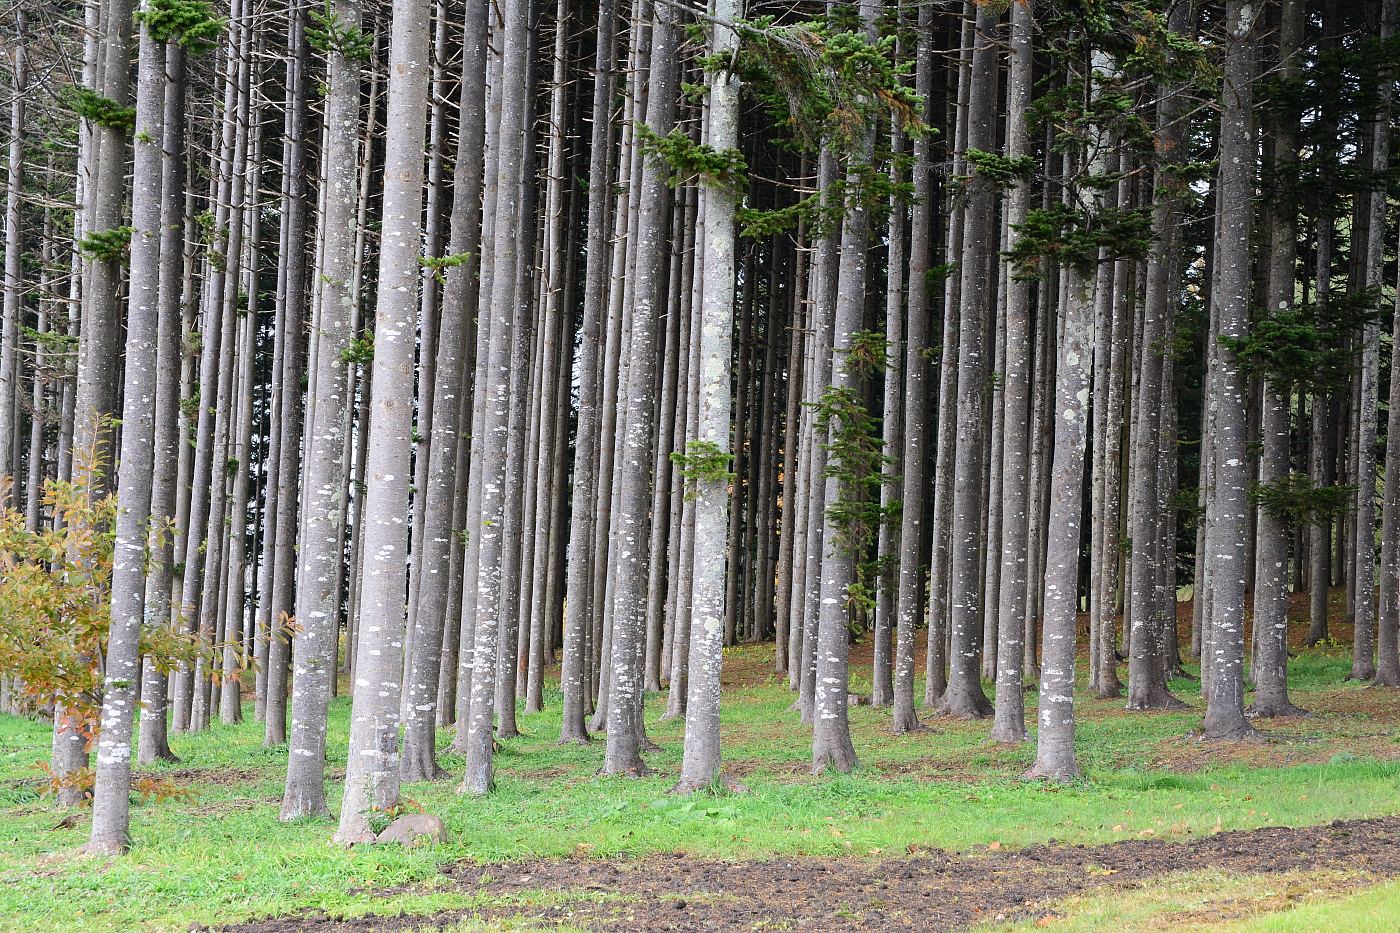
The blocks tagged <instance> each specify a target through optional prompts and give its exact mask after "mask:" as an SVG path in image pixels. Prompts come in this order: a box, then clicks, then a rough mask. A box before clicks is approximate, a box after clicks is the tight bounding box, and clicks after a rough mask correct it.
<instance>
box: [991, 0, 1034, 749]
mask: <svg viewBox="0 0 1400 933" xmlns="http://www.w3.org/2000/svg"><path fill="white" fill-rule="evenodd" d="M1033 43H1034V24H1033V23H1032V20H1031V7H1030V6H1029V5H1028V4H1020V3H1018V4H1014V5H1013V6H1012V8H1011V64H1010V73H1009V75H1008V78H1007V91H1006V93H1007V117H1006V155H1007V158H1009V159H1023V158H1025V157H1026V156H1027V155H1028V154H1029V150H1030V132H1029V131H1030V127H1029V126H1028V125H1027V109H1028V107H1029V105H1030V96H1031V70H1032V58H1033V55H1034V46H1033ZM1030 197H1031V190H1030V185H1029V183H1026V182H1022V183H1021V184H1018V185H1016V186H1015V187H1013V188H1012V189H1011V190H1010V192H1008V194H1007V199H1006V224H1007V229H1008V231H1009V233H1008V241H1007V249H1008V251H1009V250H1012V249H1015V246H1016V242H1017V240H1018V239H1019V238H1020V236H1021V233H1020V225H1021V224H1024V223H1025V221H1026V217H1027V215H1028V213H1029V211H1030ZM1030 312H1031V283H1030V281H1029V280H1027V279H1026V278H1024V277H1022V276H1019V275H1017V274H1016V269H1015V268H1014V267H1013V266H1010V265H1008V266H1007V280H1006V368H1005V371H1004V373H1003V374H1002V396H1003V404H1004V405H1005V408H1006V411H1005V414H1004V415H1003V417H1002V428H1003V431H1004V433H1003V435H1002V438H1001V446H1002V471H1001V489H1000V490H997V491H996V492H997V494H998V495H999V496H1000V497H1001V500H1002V519H1003V523H1002V532H1001V553H1000V555H999V558H1000V560H1001V582H1000V592H999V594H998V597H999V600H1000V605H999V606H998V610H997V615H998V617H999V621H1000V624H999V626H998V629H997V638H998V641H999V644H998V645H997V671H996V673H997V676H996V720H995V722H994V723H993V724H992V733H991V737H992V738H993V739H994V740H996V741H998V742H1008V743H1010V742H1021V741H1024V740H1025V738H1026V706H1025V688H1024V687H1023V685H1022V680H1023V679H1024V676H1025V672H1024V670H1023V663H1024V661H1025V655H1024V651H1023V648H1022V644H1021V642H1022V639H1023V638H1024V637H1025V629H1024V628H1023V626H1022V624H1021V620H1022V619H1023V618H1024V616H1025V611H1026V610H1025V605H1026V597H1025V592H1026V529H1027V524H1026V522H1027V514H1026V513H1027V504H1028V501H1029V497H1030V496H1031V495H1039V491H1038V490H1030V489H1028V488H1027V486H1026V468H1027V459H1028V454H1029V451H1028V449H1027V445H1028V443H1029V439H1030V438H1029V433H1028V431H1027V425H1028V422H1029V417H1028V415H1029V402H1030V379H1031V375H1032V374H1031V368H1030V362H1031V358H1032V355H1033V354H1032V349H1031V330H1030V326H1031V320H1030ZM1041 326H1042V327H1044V326H1046V321H1044V320H1042V321H1041Z"/></svg>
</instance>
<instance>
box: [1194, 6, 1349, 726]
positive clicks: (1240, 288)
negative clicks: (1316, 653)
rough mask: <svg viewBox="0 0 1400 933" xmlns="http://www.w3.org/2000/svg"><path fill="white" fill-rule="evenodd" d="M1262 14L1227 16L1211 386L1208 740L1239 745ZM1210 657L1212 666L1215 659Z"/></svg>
mask: <svg viewBox="0 0 1400 933" xmlns="http://www.w3.org/2000/svg"><path fill="white" fill-rule="evenodd" d="M1256 12H1257V10H1256V9H1255V8H1254V7H1253V5H1252V4H1251V3H1249V2H1247V0H1229V3H1228V4H1227V5H1226V14H1225V15H1226V20H1225V28H1226V32H1227V33H1228V41H1227V45H1226V52H1225V67H1224V82H1223V85H1222V88H1221V106H1222V111H1221V120H1220V123H1221V126H1220V159H1219V164H1220V167H1219V170H1218V172H1217V177H1216V198H1217V201H1218V203H1219V204H1221V205H1238V209H1236V210H1221V211H1220V212H1219V214H1218V215H1217V218H1216V244H1215V279H1214V281H1213V282H1212V283H1211V284H1212V288H1211V301H1212V303H1213V304H1214V306H1215V310H1216V315H1217V318H1218V325H1219V331H1220V336H1221V338H1222V339H1221V340H1220V343H1219V345H1218V346H1217V347H1215V348H1214V353H1215V355H1214V357H1213V359H1212V361H1211V362H1212V371H1211V383H1210V389H1211V392H1212V393H1213V394H1214V396H1215V402H1216V410H1215V416H1214V419H1213V427H1214V434H1215V436H1214V442H1215V443H1214V455H1215V495H1214V502H1215V511H1214V515H1213V519H1214V520H1213V522H1212V526H1213V527H1212V528H1211V529H1210V532H1209V534H1208V536H1207V539H1208V541H1209V542H1210V544H1209V546H1210V549H1211V554H1210V558H1211V560H1212V561H1213V563H1214V565H1215V568H1214V573H1213V574H1212V576H1211V579H1210V586H1211V591H1210V600H1211V605H1210V615H1209V617H1208V626H1207V629H1208V632H1209V639H1208V642H1207V647H1208V649H1209V652H1210V657H1209V662H1210V663H1209V670H1210V676H1209V678H1208V681H1207V683H1208V689H1207V690H1206V715H1205V736H1206V737H1207V738H1212V739H1239V738H1244V737H1246V736H1249V735H1251V734H1252V733H1253V731H1254V730H1253V729H1252V728H1251V727H1250V725H1249V723H1248V722H1247V721H1246V720H1245V718H1244V596H1245V566H1244V561H1245V558H1246V547H1245V540H1244V539H1245V534H1246V532H1247V520H1246V512H1247V510H1248V507H1249V500H1248V489H1247V485H1248V477H1247V475H1246V468H1245V458H1246V450H1245V447H1246V437H1245V405H1246V402H1245V392H1246V378H1245V375H1244V373H1243V372H1242V370H1241V366H1240V362H1239V359H1238V356H1237V354H1236V352H1235V348H1234V345H1233V344H1232V343H1231V341H1233V340H1239V339H1240V338H1242V337H1244V336H1245V334H1246V333H1247V331H1248V326H1249V286H1250V257H1249V235H1250V226H1251V223H1250V221H1251V218H1250V210H1249V207H1248V205H1249V204H1250V193H1251V190H1252V187H1251V186H1252V181H1251V179H1252V177H1253V170H1254V145H1253V142H1252V140H1251V139H1250V132H1249V122H1250V111H1251V108H1252V103H1253V86H1252V82H1253V80H1254V48H1253V46H1254V43H1253V33H1254V31H1255V28H1256V23H1255V15H1256ZM1368 553H1369V545H1368ZM1202 658H1203V661H1204V660H1205V651H1203V652H1202Z"/></svg>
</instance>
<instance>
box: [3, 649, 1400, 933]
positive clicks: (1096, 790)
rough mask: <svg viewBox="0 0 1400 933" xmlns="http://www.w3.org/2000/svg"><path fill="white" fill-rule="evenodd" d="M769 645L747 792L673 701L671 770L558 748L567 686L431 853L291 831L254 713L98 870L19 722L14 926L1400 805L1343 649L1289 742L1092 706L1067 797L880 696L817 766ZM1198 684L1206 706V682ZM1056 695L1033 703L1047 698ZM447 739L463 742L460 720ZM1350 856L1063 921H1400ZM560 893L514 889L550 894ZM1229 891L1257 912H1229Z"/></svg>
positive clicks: (1121, 901)
mask: <svg viewBox="0 0 1400 933" xmlns="http://www.w3.org/2000/svg"><path fill="white" fill-rule="evenodd" d="M771 655H772V648H771V646H759V647H754V648H741V649H737V650H735V651H733V652H732V653H730V654H729V655H728V656H727V659H726V665H727V668H726V682H727V684H728V686H727V687H726V692H725V707H724V730H725V755H726V760H727V761H728V762H729V763H730V765H731V767H732V768H733V770H734V771H735V772H736V773H737V774H739V775H740V776H741V778H742V780H743V781H744V783H745V784H747V785H748V787H749V788H750V792H749V793H747V794H743V795H737V796H728V797H695V798H675V797H672V796H670V795H669V794H668V793H667V791H668V789H669V787H670V786H671V784H673V783H674V781H675V778H676V775H677V774H678V772H679V767H680V744H681V743H680V737H681V724H680V723H677V722H661V721H659V716H660V715H661V712H662V710H663V709H664V697H654V698H651V701H650V702H649V706H648V714H649V715H648V728H649V729H650V734H651V736H652V738H653V739H654V740H655V741H656V742H658V743H659V744H660V746H661V748H662V750H661V751H660V752H657V753H655V754H653V755H651V756H649V761H650V763H651V765H652V767H654V768H655V769H656V770H657V774H656V775H655V776H652V777H647V778H642V779H627V778H605V777H599V776H597V775H596V771H597V769H598V767H599V766H600V764H601V762H602V755H603V749H602V743H601V741H599V742H595V743H594V744H592V745H590V746H587V747H572V746H570V747H560V746H558V745H556V744H555V739H556V737H557V735H558V731H559V719H558V708H559V697H558V695H557V692H556V693H553V694H551V695H548V696H547V697H546V702H547V706H548V709H547V711H546V712H544V713H541V714H537V715H530V716H522V717H521V722H520V726H521V729H522V731H524V732H525V733H527V734H526V735H525V736H524V737H522V738H518V739H511V740H508V741H506V742H504V743H503V744H502V747H501V750H500V753H499V757H498V781H499V784H498V788H497V791H496V792H495V793H494V794H492V795H491V796H489V797H487V798H485V799H473V798H467V797H461V796H458V795H457V794H456V792H455V781H448V782H443V783H439V784H417V785H410V786H408V787H407V788H406V789H405V793H406V795H407V796H408V797H409V798H411V799H412V800H413V801H416V802H417V803H418V804H420V805H421V806H422V807H423V808H424V809H425V810H426V811H428V812H430V813H435V814H438V815H440V816H441V817H443V819H444V820H445V822H446V823H447V827H448V831H449V833H450V840H449V842H448V843H447V844H445V845H442V846H438V847H435V848H420V849H414V850H403V849H399V848H395V847H385V848H375V849H370V850H357V851H354V852H347V851H344V850H342V849H339V848H336V847H334V846H332V845H331V844H330V842H329V838H330V834H331V830H332V828H333V827H332V826H331V825H329V824H327V823H323V822H305V823H298V824H293V825H283V824H280V823H279V822H278V821H277V810H278V803H279V801H280V799H281V785H282V777H283V772H284V759H285V749H282V748H278V749H272V750H265V749H263V748H262V747H261V734H262V730H261V727H260V726H258V725H256V724H254V723H251V722H246V723H244V724H242V725H239V726H218V725H216V726H214V727H213V728H212V729H211V730H210V731H209V732H207V733H205V734H202V735H197V736H178V737H176V741H175V746H176V752H177V754H179V755H180V756H181V761H180V762H179V763H178V764H174V765H170V766H167V767H164V768H162V769H160V770H161V771H163V772H168V773H169V775H170V776H172V777H174V778H175V779H176V780H178V781H179V782H180V783H181V784H183V785H184V786H186V787H187V788H188V789H189V791H190V794H191V796H190V798H189V799H186V800H174V799H168V800H165V801H161V802H147V803H143V804H141V805H140V806H138V807H136V808H135V809H134V811H133V830H134V841H135V848H134V850H133V852H132V853H131V854H130V855H129V856H127V857H125V858H123V859H119V860H115V861H96V860H92V859H89V858H87V857H86V856H84V855H83V854H82V853H81V851H80V847H81V845H82V843H83V842H84V841H85V839H86V835H87V824H86V820H85V819H84V820H81V821H79V822H78V823H77V825H76V826H72V827H67V828H62V827H60V828H55V827H56V824H58V823H59V820H60V818H61V817H62V814H61V813H58V812H56V811H55V810H54V809H53V807H52V805H51V803H50V802H49V801H47V800H43V799H41V798H39V796H38V793H37V791H38V787H39V786H40V781H39V779H38V772H37V771H36V770H35V763H36V762H37V761H39V760H41V759H42V758H44V757H45V755H46V752H47V748H48V740H49V733H48V729H47V727H46V726H44V725H42V724H39V723H35V722H29V721H25V720H18V719H14V718H9V717H0V928H3V929H15V930H36V929H46V930H131V929H151V930H177V929H188V928H190V926H191V925H194V924H222V923H231V922H235V921H239V920H245V919H251V918H259V917H270V916H277V915H282V914H287V913H291V912H294V911H299V910H306V909H314V910H319V911H326V912H330V913H332V914H335V915H344V916H356V915H362V914H369V913H373V914H398V913H401V912H406V913H414V914H417V913H429V912H433V911H441V910H447V909H462V908H473V907H479V906H490V907H493V908H496V909H499V908H500V907H502V906H503V905H502V902H501V900H500V898H494V899H492V900H490V901H488V900H487V898H486V896H485V895H482V894H473V893H464V892H463V891H462V890H460V886H459V885H454V884H451V883H449V881H448V879H446V878H444V877H443V876H442V875H441V874H440V873H439V870H438V869H439V866H442V865H444V864H445V863H449V862H455V861H459V860H461V859H468V858H469V859H476V860H481V861H487V862H489V861H496V860H503V859H522V858H529V857H537V856H570V855H576V856H578V855H587V856H616V855H642V854H648V853H656V852H677V851H679V852H687V853H694V854H697V855H706V856H711V857H721V858H726V859H745V858H755V857H762V856H768V855H777V854H811V855H832V856H836V855H856V856H866V857H892V856H898V855H901V854H903V853H906V852H909V853H919V852H922V851H928V850H933V849H950V850H970V849H987V848H990V849H992V850H997V849H1001V848H1003V847H1005V848H1013V847H1020V846H1024V845H1028V844H1032V843H1038V842H1047V841H1056V842H1060V843H1097V842H1105V841H1112V840H1118V839H1125V838H1139V837H1156V838H1168V839H1170V838H1184V837H1188V836H1192V835H1197V834H1205V833H1211V832H1215V831H1219V830H1226V829H1249V828H1255V827H1260V826H1269V825H1312V824H1319V823H1323V822H1327V821H1330V820H1333V819H1339V818H1352V817H1369V816H1386V815H1393V814H1397V813H1400V738H1397V737H1396V732H1395V726H1396V723H1397V722H1400V696H1397V695H1396V694H1395V693H1392V692H1381V691H1376V690H1370V689H1368V688H1365V687H1361V686H1359V685H1348V684H1345V683H1343V677H1344V676H1345V674H1346V671H1347V670H1348V669H1349V665H1350V661H1349V651H1345V650H1342V649H1338V648H1330V649H1329V648H1322V649H1316V650H1309V651H1306V652H1303V653H1302V654H1301V655H1300V656H1299V658H1298V659H1297V660H1296V662H1295V663H1294V665H1293V681H1294V687H1295V691H1296V692H1295V701H1297V702H1299V703H1300V704H1301V705H1303V706H1305V707H1307V708H1309V709H1312V710H1314V711H1315V712H1316V715H1314V716H1313V717H1310V718H1308V719H1304V720H1292V721H1287V722H1282V723H1277V724H1267V725H1266V726H1265V728H1267V729H1268V730H1269V731H1270V734H1271V737H1272V739H1273V741H1271V742H1269V743H1267V744H1260V745H1246V746H1234V747H1232V746H1216V745H1207V744H1202V743H1201V742H1199V741H1198V740H1196V739H1195V738H1192V737H1191V736H1190V733H1191V731H1192V730H1193V729H1194V728H1196V727H1197V726H1198V725H1199V722H1200V710H1199V709H1194V710H1192V711H1188V712H1182V713H1172V714H1152V715H1143V714H1129V713H1126V712H1124V711H1123V710H1122V706H1121V702H1120V701H1095V700H1091V699H1087V698H1082V699H1081V702H1080V704H1079V713H1080V720H1081V730H1080V760H1081V764H1082V765H1083V767H1084V768H1085V771H1086V773H1087V777H1088V780H1087V781H1086V782H1084V783H1083V784H1080V785H1075V786H1070V787H1064V788H1060V787H1047V786H1043V785H1039V784H1031V783H1025V782H1023V781H1021V780H1019V775H1020V774H1021V772H1022V771H1023V770H1024V769H1025V768H1026V767H1027V766H1028V765H1029V764H1030V762H1031V759H1032V757H1033V748H1032V747H1031V746H1029V745H1027V746H1022V747H1017V748H1003V747H1000V746H995V745H991V744H988V743H987V742H986V740H985V736H986V731H987V724H985V723H955V722H948V721H944V720H930V725H931V726H932V728H931V729H930V730H929V731H927V732H923V733H920V734H917V735H913V736H907V737H898V738H897V737H894V736H891V735H890V734H889V733H888V728H887V726H888V721H889V716H888V713H887V712H886V711H884V710H878V709H872V708H870V707H856V708H853V709H852V713H851V715H852V725H853V731H854V735H855V742H856V747H857V749H858V751H859V753H860V755H861V760H862V763H863V767H862V768H861V769H860V770H859V771H858V772H857V773H855V774H853V775H849V776H826V777H813V776H811V775H810V774H809V773H808V766H807V765H808V760H809V754H810V746H809V737H808V733H807V731H806V729H805V728H804V727H802V726H801V725H800V724H799V723H798V721H797V716H796V714H795V713H794V712H791V711H790V710H789V709H788V707H789V705H790V704H791V702H792V695H791V694H790V693H789V692H788V691H787V689H786V683H785V680H783V681H780V680H779V679H778V678H777V677H774V676H772V675H770V674H768V673H767V670H768V666H769V665H770V664H771ZM860 676H861V674H860V673H858V674H857V676H856V685H855V686H856V688H857V689H858V688H859V686H860V683H859V681H860ZM1175 688H1176V690H1177V692H1178V694H1179V695H1181V696H1182V697H1184V698H1187V699H1188V700H1191V701H1192V702H1193V703H1195V704H1199V698H1198V697H1197V696H1196V690H1197V685H1196V684H1195V683H1194V682H1193V681H1181V682H1178V683H1177V684H1175ZM1034 702H1035V695H1034V694H1033V693H1031V694H1028V695H1027V703H1028V706H1029V707H1030V708H1031V710H1032V711H1033V710H1034ZM1030 721H1031V722H1032V723H1033V722H1034V718H1033V712H1032V713H1031V719H1030ZM347 724H348V701H347V700H345V699H344V698H342V699H341V700H339V701H337V702H336V704H335V705H334V707H333V711H332V721H331V732H330V740H329V751H330V756H331V768H332V777H333V780H332V782H331V792H332V795H333V798H332V806H333V807H334V806H335V805H336V803H337V802H338V798H339V786H338V779H339V777H340V776H341V774H342V773H343V767H344V760H345V746H346V736H347ZM441 738H442V739H443V744H444V745H445V741H446V739H447V736H442V737H441ZM443 762H444V764H445V766H446V767H447V768H448V769H449V770H450V771H452V772H454V773H456V774H460V772H461V767H462V762H461V760H460V759H455V758H453V757H451V756H448V755H444V758H443ZM1345 868H1346V866H1338V874H1337V876H1336V877H1330V876H1329V877H1328V878H1326V879H1311V880H1309V879H1290V878H1288V877H1287V876H1286V873H1285V874H1281V875H1276V876H1271V877H1270V879H1269V880H1268V883H1267V884H1264V883H1263V882H1260V883H1258V884H1255V883H1251V882H1250V881H1249V879H1241V878H1238V877H1234V878H1231V877H1225V876H1223V875H1219V874H1217V875H1213V876H1212V875H1205V876H1200V877H1190V876H1183V877H1181V878H1176V879H1173V880H1172V882H1171V884H1169V885H1165V886H1161V885H1153V886H1151V890H1147V889H1144V890H1143V891H1138V892H1128V893H1127V894H1126V895H1115V896H1113V897H1111V898H1095V897H1084V898H1082V899H1071V900H1069V901H1065V902H1063V903H1062V904H1059V905H1057V906H1056V923H1057V924H1063V928H1065V929H1086V930H1092V929H1104V928H1107V927H1108V926H1109V925H1110V924H1111V925H1112V926H1114V927H1115V928H1116V929H1119V930H1121V929H1125V928H1126V929H1137V928H1152V927H1154V926H1157V925H1159V924H1164V923H1166V921H1167V920H1168V919H1169V918H1171V917H1174V916H1178V915H1180V916H1189V917H1192V918H1194V920H1193V921H1192V925H1193V927H1194V926H1200V925H1202V924H1204V923H1205V922H1208V921H1209V918H1210V917H1211V916H1216V917H1219V916H1222V915H1223V916H1235V917H1237V916H1240V915H1249V916H1254V917H1255V920H1254V921H1253V922H1254V923H1255V924H1256V926H1252V927H1250V929H1254V928H1258V929H1267V930H1302V929H1318V928H1340V927H1346V928H1348V929H1370V928H1372V927H1368V926H1366V923H1367V922H1370V921H1368V920H1367V919H1366V918H1368V917H1374V918H1382V917H1392V918H1393V917H1394V916H1395V915H1396V911H1400V887H1398V886H1396V885H1390V886H1382V887H1369V888H1368V887H1367V885H1373V884H1374V879H1365V878H1358V877H1357V876H1354V875H1353V876H1348V875H1345V874H1342V872H1343V871H1344V870H1345ZM481 870H482V871H483V872H489V871H490V868H489V866H488V867H483V868H482V869H481ZM1314 882H1316V883H1314ZM1290 884H1292V885H1295V887H1297V886H1298V885H1302V886H1303V887H1302V889H1301V890H1294V889H1293V888H1289V885H1290ZM1309 885H1311V886H1309ZM1358 890H1360V892H1361V893H1358ZM1270 892H1272V893H1270ZM1290 892H1292V893H1290ZM559 896H561V895H557V894H550V893H547V892H533V893H526V894H516V895H510V896H509V897H514V898H517V899H518V900H519V902H520V903H522V904H533V903H539V902H541V901H542V900H545V899H548V898H551V897H559ZM589 896H594V897H605V896H610V895H607V894H594V895H589ZM1344 897H1345V898H1349V899H1346V900H1339V898H1344ZM1240 904H1244V905H1245V908H1240V907H1239V905H1240ZM1220 905H1234V907H1232V908H1230V909H1226V910H1223V911H1216V912H1215V913H1212V907H1213V906H1220ZM1246 908H1247V909H1246ZM1125 911H1131V912H1130V913H1125ZM1260 917H1264V918H1265V919H1259V918H1260ZM1125 918H1128V919H1129V920H1130V922H1129V924H1128V925H1127V926H1125V924H1124V919H1125ZM1132 918H1137V919H1132ZM1139 920H1140V923H1139ZM1376 922H1377V923H1380V922H1381V921H1380V920H1379V919H1377V920H1376ZM1392 923H1393V921H1392ZM463 928H464V929H466V928H468V927H463ZM1375 928H1376V929H1379V928H1380V927H1379V926H1377V927H1375Z"/></svg>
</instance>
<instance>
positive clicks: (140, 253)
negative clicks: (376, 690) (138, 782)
mask: <svg viewBox="0 0 1400 933" xmlns="http://www.w3.org/2000/svg"><path fill="white" fill-rule="evenodd" d="M117 6H118V5H117V4H115V3H114V4H112V8H111V13H110V15H114V16H115V15H121V14H122V13H123V12H127V11H121V10H118V9H117V8H116V7H117ZM127 15H129V12H128V13H127ZM21 54H23V53H21ZM121 66H122V67H125V66H126V62H125V61H122V62H121ZM137 67H138V75H137V81H136V88H137V90H136V135H135V141H136V142H135V163H134V167H133V170H132V179H131V181H132V187H131V191H132V201H131V226H132V233H131V276H130V281H131V291H130V296H129V299H128V304H127V318H126V369H125V373H126V375H125V385H124V387H123V389H124V392H123V402H122V432H121V458H120V460H119V463H120V465H121V466H120V471H121V475H120V477H119V484H118V493H117V529H116V540H115V542H114V544H113V557H112V582H111V587H112V589H111V594H112V595H111V601H112V624H111V628H110V629H109V630H108V635H107V663H106V666H105V669H104V671H103V684H102V687H103V689H102V723H101V730H102V731H101V733H100V735H99V736H98V741H97V775H96V783H95V785H94V787H93V799H92V832H91V835H90V836H89V839H88V851H90V852H93V853H95V854H98V855H118V854H120V853H122V852H124V851H126V849H127V847H128V846H129V845H130V843H131V838H130V832H129V828H130V823H131V804H130V798H131V739H132V718H133V715H134V713H135V705H136V702H137V699H136V689H137V684H138V683H139V681H140V677H141V650H140V644H141V625H142V622H143V621H144V616H145V602H146V566H145V563H146V561H145V558H146V540H147V533H148V532H147V529H148V524H149V522H150V517H151V476H152V474H153V472H154V471H155V450H154V439H155V417H154V414H155V401H156V391H157V386H156V360H157V350H156V342H157V338H158V336H159V321H160V317H159V293H160V243H161V232H160V221H161V197H162V190H161V183H162V169H161V142H162V141H163V139H164V133H163V131H162V121H163V120H164V117H165V43H164V42H162V41H161V40H160V39H159V38H157V37H156V36H155V35H153V34H152V28H151V26H150V24H149V23H145V24H143V25H142V27H141V41H140V51H139V59H138V66H137ZM115 181H116V182H118V183H119V182H120V181H121V179H116V180H115ZM0 388H3V387H0ZM3 446H6V445H5V444H4V439H3V438H0V447H3Z"/></svg>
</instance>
